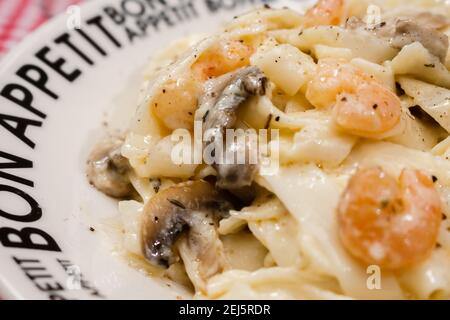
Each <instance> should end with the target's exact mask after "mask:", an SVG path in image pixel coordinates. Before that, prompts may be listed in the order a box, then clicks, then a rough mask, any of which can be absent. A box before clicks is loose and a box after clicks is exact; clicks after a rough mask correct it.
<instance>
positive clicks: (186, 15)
mask: <svg viewBox="0 0 450 320" xmlns="http://www.w3.org/2000/svg"><path fill="white" fill-rule="evenodd" d="M166 2H167V3H169V5H170V6H175V7H176V8H178V9H183V10H178V11H177V10H173V9H171V8H169V7H164V6H163V5H161V2H159V0H158V1H157V0H155V1H153V2H152V1H144V0H128V1H127V0H122V1H115V0H96V1H92V2H89V3H87V4H86V5H83V6H82V7H81V9H80V11H79V13H80V14H81V20H82V29H81V30H82V31H83V32H84V33H85V35H88V37H89V39H91V40H92V41H93V42H95V43H96V44H97V46H98V47H100V48H101V49H100V50H98V49H96V48H95V46H94V45H92V44H90V43H89V41H87V40H86V39H85V38H83V37H82V35H80V33H79V32H78V31H75V30H72V29H70V28H68V27H67V22H68V21H69V24H71V23H75V24H76V22H77V21H76V17H77V13H78V9H76V8H74V10H71V11H70V12H71V13H72V15H68V14H66V15H65V16H64V15H62V16H59V17H57V18H56V19H53V20H52V21H51V22H49V23H48V24H46V25H45V26H43V27H41V28H40V29H39V30H38V31H37V32H35V33H34V34H33V35H31V36H28V38H27V40H26V41H25V42H24V43H22V44H21V45H20V46H18V47H17V48H16V49H15V50H14V51H13V52H12V53H11V54H9V55H8V56H7V57H6V58H5V59H4V60H3V61H2V64H1V66H0V91H1V92H3V94H2V95H1V96H0V152H1V153H0V297H1V298H3V299H60V298H63V299H96V298H108V299H175V298H180V297H184V298H189V295H188V294H187V293H185V292H183V291H182V290H181V289H180V288H176V286H174V285H173V284H168V283H164V282H163V281H162V280H155V279H152V278H151V277H148V276H146V275H144V274H143V273H142V272H139V271H138V270H136V269H135V268H132V267H130V266H128V265H127V263H126V262H125V261H124V260H123V259H121V258H119V257H116V256H114V251H113V250H112V244H111V241H109V238H108V236H107V235H105V233H107V232H104V230H105V221H108V218H109V217H113V216H115V215H116V214H117V202H116V201H114V200H112V199H109V198H107V197H105V196H103V195H102V194H100V193H99V192H97V191H96V190H94V189H93V188H92V187H90V186H89V184H88V183H87V181H86V178H85V173H84V169H85V162H86V158H87V154H88V152H89V149H90V148H91V147H92V145H93V144H94V143H95V141H96V139H98V137H99V135H100V133H101V132H102V130H104V129H102V128H101V124H102V122H103V121H108V122H109V123H110V124H111V125H112V126H113V127H122V128H123V127H126V126H127V124H128V118H129V117H130V115H131V114H132V110H133V108H135V105H136V103H135V102H136V99H137V95H138V90H139V86H140V81H141V77H142V70H143V68H144V67H145V65H146V64H147V62H148V60H149V59H150V58H151V57H152V54H153V53H154V52H155V51H156V50H158V49H161V48H162V47H164V46H166V45H168V44H169V43H170V42H171V41H172V40H175V39H177V38H180V37H183V36H185V35H188V34H191V33H199V32H200V33H205V32H206V33H209V32H213V31H214V29H218V27H219V26H220V24H221V23H222V22H225V21H226V20H229V19H231V18H232V17H233V16H234V15H236V14H239V13H242V12H244V11H247V10H248V9H249V7H250V6H252V5H255V4H258V5H260V4H261V1H258V0H191V1H189V0H169V1H166ZM267 2H268V3H270V4H271V5H274V6H282V5H289V6H291V7H299V6H300V4H299V3H300V2H301V0H297V1H295V0H272V1H267ZM139 3H141V4H144V3H147V5H145V6H144V5H142V6H140V5H139ZM151 3H154V8H153V9H152V8H151V7H150V6H149V4H151ZM189 3H190V4H191V5H192V6H189V5H186V4H189ZM183 4H184V5H183ZM208 4H209V7H208ZM211 6H213V7H217V6H218V7H219V8H216V9H217V10H211ZM106 8H109V9H106ZM124 10H128V15H127V16H126V18H125V22H124V21H123V19H121V17H122V13H123V12H124ZM113 11H114V12H121V13H120V14H118V15H117V14H115V15H114V17H115V21H116V22H115V21H114V20H113V19H111V17H110V16H108V14H107V13H106V12H109V13H111V12H113ZM177 13H178V14H179V16H178V17H177ZM140 14H142V16H141V17H138V16H139V15H140ZM144 17H145V18H147V17H153V18H151V19H150V20H149V21H151V22H153V23H155V25H156V26H157V27H156V28H155V27H154V26H153V25H149V27H148V30H147V34H146V35H142V34H140V33H141V32H140V31H137V30H139V29H138V28H137V21H139V20H143V18H144ZM88 21H91V23H90V24H89V23H88ZM99 24H101V26H102V27H103V28H104V30H102V29H101V28H100V27H99ZM126 28H128V30H129V32H130V33H131V32H135V37H134V38H133V40H132V41H130V40H129V38H128V37H127V33H126ZM105 30H106V33H108V34H109V35H110V36H111V37H113V38H114V39H115V41H117V43H120V48H119V47H118V45H117V43H116V44H115V43H114V41H112V40H111V39H110V38H108V36H107V35H106V33H105ZM63 34H67V36H68V37H69V38H68V39H69V41H70V42H71V43H73V44H74V45H75V46H76V47H77V48H78V50H79V51H81V52H83V53H84V55H85V56H84V57H82V56H80V55H79V54H77V53H75V52H74V50H73V49H71V48H69V46H68V45H67V44H66V43H64V42H60V43H55V39H57V38H58V37H60V36H61V35H63ZM60 40H62V41H64V39H63V38H60ZM66 40H67V39H66ZM56 42H58V41H56ZM46 47H48V48H49V51H48V52H47V53H46V52H45V51H46V49H45V48H46ZM37 52H41V54H42V55H44V56H46V57H47V59H48V60H49V61H57V60H58V59H60V58H62V59H64V64H63V66H62V69H63V70H64V71H63V72H64V73H66V74H72V77H73V79H70V80H67V79H66V78H65V77H63V76H61V75H60V74H58V72H56V71H55V70H53V69H52V68H50V67H49V66H48V65H46V64H45V63H44V62H43V61H42V59H39V58H37V57H36V53H37ZM36 67H38V68H39V69H38V70H40V71H41V72H43V74H38V72H37V71H36V70H33V68H36ZM27 68H28V69H29V70H28V71H27V73H26V74H27V75H28V76H29V77H30V79H31V80H30V81H25V80H24V78H23V77H20V76H19V75H18V74H17V73H18V70H22V71H23V70H27ZM19 73H20V72H19ZM38 77H40V78H41V79H44V78H45V77H48V81H47V83H46V84H45V88H47V89H48V90H49V91H47V92H45V91H46V90H40V89H39V88H38V87H37V86H33V85H32V84H31V82H33V80H36V79H38ZM24 92H26V94H24ZM8 95H10V96H12V98H11V97H9V99H8V98H7V97H5V96H8ZM52 96H53V97H52ZM55 96H57V97H58V98H57V99H55ZM14 99H16V100H17V101H19V100H21V101H26V100H27V99H32V102H31V104H29V103H28V105H31V106H32V108H33V109H30V108H29V107H28V109H27V108H25V107H24V106H25V105H27V104H26V103H18V102H17V101H16V102H14V101H12V100H14ZM20 104H22V105H23V106H21V105H20ZM44 114H45V116H44ZM110 114H115V115H117V114H120V115H121V116H114V117H113V118H111V117H110V116H109V115H110ZM8 117H11V118H8ZM44 117H45V118H44ZM19 118H21V119H19ZM8 126H10V128H9V130H8V129H7V127H8ZM23 130H25V131H23ZM12 131H13V132H14V133H15V134H13V133H12ZM21 134H23V136H22V137H21ZM31 207H32V208H33V210H31V209H30V208H31ZM90 228H93V229H92V230H90ZM94 229H95V231H93V230H94ZM106 229H107V228H106ZM102 230H103V231H102ZM37 233H40V234H41V236H40V235H38V234H37ZM18 234H19V235H18ZM27 234H28V235H27ZM29 234H33V235H32V236H31V240H29ZM42 234H44V235H45V237H46V238H45V239H44V238H42ZM27 238H28V240H25V241H24V239H27ZM50 242H51V243H52V244H51V245H49V243H50ZM39 244H40V245H41V246H39ZM80 273H81V280H82V281H79V280H80ZM80 284H81V286H80Z"/></svg>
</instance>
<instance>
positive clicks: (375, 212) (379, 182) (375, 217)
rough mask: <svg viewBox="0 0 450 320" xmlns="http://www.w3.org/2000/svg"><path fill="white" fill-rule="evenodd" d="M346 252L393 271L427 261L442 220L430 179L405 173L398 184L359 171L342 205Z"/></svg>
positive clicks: (376, 171) (374, 172) (373, 172)
mask: <svg viewBox="0 0 450 320" xmlns="http://www.w3.org/2000/svg"><path fill="white" fill-rule="evenodd" d="M337 211H338V222H339V233H340V237H341V239H342V242H343V244H344V246H345V248H346V249H347V250H348V251H349V252H350V253H351V254H352V255H353V256H355V257H356V258H359V259H360V260H361V261H363V262H365V263H367V264H371V265H378V266H380V267H381V268H385V269H390V270H395V269H400V268H404V267H408V266H411V265H414V264H416V263H419V262H421V261H423V260H424V259H426V258H427V257H428V256H429V254H430V253H431V251H432V250H433V249H434V248H435V245H436V239H437V236H438V233H439V226H440V223H441V219H442V214H441V203H440V198H439V194H438V192H437V191H436V189H435V188H434V185H433V181H432V179H431V178H430V177H429V176H427V175H426V174H425V173H423V172H422V171H419V170H410V169H405V170H403V172H402V173H401V175H400V178H399V182H397V181H396V180H395V179H394V178H393V177H391V176H389V175H387V174H386V173H385V172H384V171H383V170H382V169H381V168H372V169H364V170H360V171H359V172H357V173H356V174H355V175H354V176H353V177H352V179H351V180H350V183H349V185H348V187H347V190H346V191H345V192H344V194H343V195H342V198H341V200H340V203H339V206H338V209H337Z"/></svg>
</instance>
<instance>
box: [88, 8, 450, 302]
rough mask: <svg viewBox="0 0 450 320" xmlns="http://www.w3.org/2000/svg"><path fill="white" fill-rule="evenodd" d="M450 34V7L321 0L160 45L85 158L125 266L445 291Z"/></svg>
mask: <svg viewBox="0 0 450 320" xmlns="http://www.w3.org/2000/svg"><path fill="white" fill-rule="evenodd" d="M449 36H450V6H449V5H447V4H446V3H445V1H438V0H436V1H434V0H409V1H406V0H371V1H369V0H367V1H366V0H319V1H318V2H317V3H316V4H315V5H314V6H312V7H310V8H304V9H303V8H302V7H298V8H282V9H276V8H271V7H270V6H268V5H265V6H263V7H261V8H259V9H257V10H255V11H252V12H249V13H246V14H243V15H242V16H239V17H236V18H235V19H233V21H231V22H230V23H228V24H227V25H225V26H224V27H223V28H222V29H221V30H220V31H219V32H218V33H216V34H214V35H212V36H208V37H206V38H202V37H200V36H191V37H188V38H184V39H181V40H179V41H177V42H176V43H174V44H173V45H171V46H170V47H169V48H167V49H166V50H164V51H162V52H161V53H160V54H159V55H158V56H157V57H154V59H153V60H152V62H151V64H150V65H149V67H148V69H147V70H146V72H145V80H144V83H143V86H142V90H141V91H142V96H141V97H140V102H139V105H138V107H137V109H136V114H135V115H134V120H133V121H132V124H131V125H130V127H129V130H128V131H127V132H126V134H125V135H124V136H120V135H113V136H111V137H109V138H108V139H107V140H105V141H104V142H102V143H100V144H99V145H98V146H97V147H96V148H95V149H94V150H93V152H92V154H91V155H90V159H89V161H88V168H87V171H88V172H87V173H88V178H89V180H90V182H91V184H92V185H94V186H95V187H96V188H97V189H99V190H100V191H102V192H103V193H105V194H107V195H109V196H112V197H114V198H117V199H119V200H120V202H119V212H120V217H121V223H122V230H123V234H122V244H123V250H124V251H125V252H126V256H127V257H128V259H130V261H131V260H133V261H140V263H141V264H142V265H145V266H148V267H149V268H152V269H151V270H153V271H152V274H153V275H155V276H156V275H159V276H162V277H166V278H169V279H171V280H173V281H175V282H176V283H179V284H180V285H182V286H184V287H186V288H188V289H189V290H192V292H193V294H194V297H195V298H198V299H449V298H450V159H449V157H450V137H449V132H450V72H449V70H450V54H449V53H448V48H449V40H448V39H449V38H448V37H449ZM229 133H230V134H231V133H235V136H234V138H233V139H231V140H230V139H228V134H229ZM249 133H250V134H253V136H252V137H253V138H254V139H253V138H251V137H250V135H248V134H249ZM225 136H226V137H227V138H225ZM186 137H190V138H189V139H188V138H186ZM192 137H193V138H192ZM242 137H244V139H243V140H242V139H240V138H242ZM249 137H250V138H249ZM185 138H186V139H185ZM189 150H191V151H192V152H188V151H189ZM196 150H200V151H199V152H196ZM255 151H257V152H255ZM205 155H209V156H208V157H205ZM225 155H226V157H225ZM252 155H253V157H252ZM228 156H229V157H228ZM251 158H252V159H251ZM224 159H225V161H221V160H224ZM236 159H241V160H242V161H237V160H236ZM229 160H233V161H229ZM251 160H253V161H251Z"/></svg>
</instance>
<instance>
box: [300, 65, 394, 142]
mask: <svg viewBox="0 0 450 320" xmlns="http://www.w3.org/2000/svg"><path fill="white" fill-rule="evenodd" d="M306 97H307V98H308V100H309V101H310V102H311V103H312V104H313V105H314V106H316V107H317V108H325V107H331V106H333V116H334V121H335V123H336V124H337V126H338V127H339V128H340V129H342V130H343V131H345V132H348V133H351V134H353V135H357V136H361V137H365V138H375V137H377V136H380V135H382V134H387V133H389V132H390V131H391V130H393V129H394V128H396V126H397V125H398V124H399V123H400V120H401V116H402V109H401V101H400V99H399V98H398V97H397V95H396V94H395V93H394V92H392V91H391V90H390V89H389V88H387V87H386V86H384V85H383V84H382V83H381V82H379V81H378V80H376V79H375V78H374V77H373V76H371V75H369V74H367V73H365V72H364V71H363V70H361V69H359V68H357V67H355V66H353V65H351V64H349V63H348V62H346V61H344V60H338V59H323V60H320V61H319V67H318V72H317V73H316V75H315V76H314V77H313V79H312V80H311V81H310V82H309V85H308V88H307V91H306Z"/></svg>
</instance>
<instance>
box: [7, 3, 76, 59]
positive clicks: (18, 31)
mask: <svg viewBox="0 0 450 320" xmlns="http://www.w3.org/2000/svg"><path fill="white" fill-rule="evenodd" d="M82 1H84V0H0V58H1V57H2V56H3V55H5V54H6V53H7V52H8V51H9V50H11V49H12V48H13V47H14V46H15V45H16V44H17V43H18V42H19V41H20V40H22V39H23V38H24V37H25V36H26V35H27V34H29V33H30V32H32V31H33V30H35V29H36V28H38V27H39V26H40V25H41V24H43V23H44V22H45V21H47V20H48V19H50V18H51V17H52V16H54V15H56V14H58V13H60V12H63V11H64V10H65V9H66V8H67V7H68V6H69V5H74V4H78V3H80V2H82Z"/></svg>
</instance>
